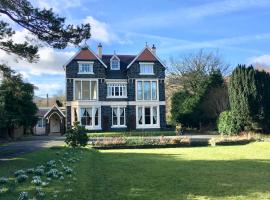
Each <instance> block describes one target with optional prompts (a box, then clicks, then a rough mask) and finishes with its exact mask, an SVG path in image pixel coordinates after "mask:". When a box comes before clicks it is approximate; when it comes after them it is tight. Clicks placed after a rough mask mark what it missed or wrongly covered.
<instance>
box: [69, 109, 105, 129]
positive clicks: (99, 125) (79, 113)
mask: <svg viewBox="0 0 270 200" xmlns="http://www.w3.org/2000/svg"><path fill="white" fill-rule="evenodd" d="M74 108H76V110H77V118H78V122H79V124H80V125H82V124H81V116H82V115H83V113H81V109H82V108H91V109H92V122H93V123H92V126H85V128H86V129H87V130H101V106H78V107H73V106H72V107H71V111H72V116H73V118H72V120H71V121H72V122H73V123H74V120H75V119H74ZM96 108H97V109H98V125H97V126H95V125H94V124H95V123H94V120H95V116H94V110H95V109H96ZM93 119H94V120H93Z"/></svg>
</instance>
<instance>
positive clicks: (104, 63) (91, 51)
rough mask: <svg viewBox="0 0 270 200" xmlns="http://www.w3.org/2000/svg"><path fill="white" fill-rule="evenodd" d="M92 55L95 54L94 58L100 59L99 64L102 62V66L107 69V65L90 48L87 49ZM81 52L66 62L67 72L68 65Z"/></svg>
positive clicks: (64, 66)
mask: <svg viewBox="0 0 270 200" xmlns="http://www.w3.org/2000/svg"><path fill="white" fill-rule="evenodd" d="M87 49H88V50H89V51H90V52H91V53H92V54H94V56H95V57H96V58H97V59H98V61H99V62H101V64H102V65H103V66H104V67H105V68H107V65H106V64H105V63H104V62H103V61H102V60H101V59H100V58H99V57H98V56H97V55H96V54H95V53H94V52H93V51H92V50H91V49H90V48H87ZM80 52H81V49H80V50H79V51H78V52H77V53H76V54H75V55H74V56H72V58H71V59H69V60H68V62H66V64H64V65H63V68H64V70H65V71H66V67H67V65H68V64H69V63H70V62H71V61H72V60H73V59H74V58H75V57H76V56H77V55H78V54H79V53H80Z"/></svg>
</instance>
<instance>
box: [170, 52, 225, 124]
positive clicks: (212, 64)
mask: <svg viewBox="0 0 270 200" xmlns="http://www.w3.org/2000/svg"><path fill="white" fill-rule="evenodd" d="M172 65H173V69H172V71H171V73H170V80H169V81H172V83H173V84H174V85H178V86H179V87H178V88H179V90H178V92H176V93H175V94H174V95H173V97H172V109H171V113H172V118H173V119H174V120H175V121H176V122H180V123H183V125H185V126H192V127H201V125H207V124H209V123H214V122H215V121H216V120H217V118H218V116H219V113H220V112H222V111H224V109H227V105H228V98H227V92H226V90H227V88H226V86H225V83H224V80H223V74H224V73H225V72H226V70H227V67H228V66H227V65H226V64H225V63H224V62H223V61H222V59H221V58H220V57H219V56H218V55H215V54H213V53H204V52H203V51H199V52H198V53H197V54H191V55H188V56H185V57H183V59H182V60H180V61H175V60H174V61H172ZM220 98H221V99H222V102H220V101H219V99H220ZM211 104H212V105H214V106H215V107H214V108H212V107H211V108H210V109H209V107H210V105H211ZM214 124H215V123H214Z"/></svg>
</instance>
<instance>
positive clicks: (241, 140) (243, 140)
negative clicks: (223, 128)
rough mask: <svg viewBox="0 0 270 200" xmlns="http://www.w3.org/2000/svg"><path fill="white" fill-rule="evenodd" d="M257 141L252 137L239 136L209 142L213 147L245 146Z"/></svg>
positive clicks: (219, 138)
mask: <svg viewBox="0 0 270 200" xmlns="http://www.w3.org/2000/svg"><path fill="white" fill-rule="evenodd" d="M255 141H256V139H255V138H254V137H251V136H250V135H247V134H244V135H238V136H219V137H214V138H212V139H210V140H209V144H210V145H211V146H217V145H218V146H226V145H245V144H249V143H251V142H255Z"/></svg>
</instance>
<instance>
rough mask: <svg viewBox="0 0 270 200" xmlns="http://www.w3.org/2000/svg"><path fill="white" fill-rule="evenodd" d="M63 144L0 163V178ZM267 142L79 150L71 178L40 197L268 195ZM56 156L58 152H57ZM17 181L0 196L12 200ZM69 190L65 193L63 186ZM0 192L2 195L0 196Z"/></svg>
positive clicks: (118, 198)
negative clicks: (54, 195)
mask: <svg viewBox="0 0 270 200" xmlns="http://www.w3.org/2000/svg"><path fill="white" fill-rule="evenodd" d="M59 151H63V152H64V151H65V150H64V149H63V148H62V149H61V150H59V149H48V150H45V151H44V150H43V151H40V152H35V153H30V154H28V155H26V156H23V157H22V158H18V159H15V160H11V161H5V162H1V163H0V176H3V175H7V174H9V175H12V174H13V172H14V171H16V170H17V169H18V168H29V167H31V166H33V165H38V164H39V163H44V162H45V163H46V162H47V161H48V160H49V159H58V158H59V155H57V154H56V152H59ZM269 152H270V143H269V142H256V143H252V144H249V145H244V146H226V147H195V148H171V149H168V148H167V149H144V150H142V149H141V150H140V149H135V150H108V151H105V150H103V151H94V150H91V149H90V150H89V149H85V150H83V151H82V152H81V153H80V157H81V158H82V159H80V161H79V162H76V163H74V164H73V165H74V166H73V167H74V171H75V172H77V174H75V175H74V177H76V179H77V180H76V181H73V182H71V183H70V184H69V185H68V184H67V183H68V182H69V181H68V179H69V178H68V177H67V178H65V181H60V180H56V181H54V182H52V184H50V185H48V186H47V188H45V189H46V190H45V191H46V198H45V199H55V198H53V191H54V190H58V191H60V193H59V196H58V198H57V199H79V200H80V199H82V200H83V199H85V200H86V199H87V200H89V199H93V200H97V199H98V200H102V199H104V200H105V199H110V200H122V199H123V200H126V199H131V200H132V199H143V200H149V199H154V200H159V199H160V200H161V199H201V200H203V199H222V200H223V199H243V200H246V199H250V200H254V199H260V200H261V199H270V156H269V155H270V154H269ZM60 157H61V156H60ZM30 185H31V183H29V182H27V183H23V184H22V185H21V186H18V187H17V188H16V189H15V190H14V191H13V192H12V193H11V192H9V193H5V194H0V199H9V200H12V199H17V198H18V193H19V191H20V190H30V192H31V189H33V186H31V187H29V186H30ZM68 188H70V190H69V192H66V190H67V189H68ZM1 195H2V196H1Z"/></svg>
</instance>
